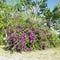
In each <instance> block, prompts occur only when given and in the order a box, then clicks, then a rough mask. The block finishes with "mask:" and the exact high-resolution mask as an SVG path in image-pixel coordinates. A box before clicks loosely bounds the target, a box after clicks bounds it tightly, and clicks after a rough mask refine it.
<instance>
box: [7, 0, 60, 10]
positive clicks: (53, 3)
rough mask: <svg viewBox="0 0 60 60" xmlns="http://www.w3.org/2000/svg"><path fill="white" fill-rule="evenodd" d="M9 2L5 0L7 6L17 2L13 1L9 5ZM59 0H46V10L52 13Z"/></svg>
mask: <svg viewBox="0 0 60 60" xmlns="http://www.w3.org/2000/svg"><path fill="white" fill-rule="evenodd" d="M10 1H11V0H6V2H7V3H8V4H9V5H12V4H16V2H17V1H18V0H15V2H14V3H10ZM59 1H60V0H48V1H47V5H48V8H50V10H51V11H52V10H53V8H54V7H55V6H56V5H57V3H58V2H59Z"/></svg>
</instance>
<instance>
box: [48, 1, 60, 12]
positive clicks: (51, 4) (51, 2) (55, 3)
mask: <svg viewBox="0 0 60 60" xmlns="http://www.w3.org/2000/svg"><path fill="white" fill-rule="evenodd" d="M59 1H60V0H48V1H47V5H48V8H50V10H51V11H52V10H53V8H54V7H55V6H56V5H57V4H58V2H59Z"/></svg>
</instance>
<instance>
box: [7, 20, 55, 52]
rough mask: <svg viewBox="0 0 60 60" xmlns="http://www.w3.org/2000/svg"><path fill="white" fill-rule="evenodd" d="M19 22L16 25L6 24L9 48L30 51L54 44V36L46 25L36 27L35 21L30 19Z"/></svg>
mask: <svg viewBox="0 0 60 60" xmlns="http://www.w3.org/2000/svg"><path fill="white" fill-rule="evenodd" d="M19 23H20V24H17V26H16V25H14V26H7V28H6V33H7V35H8V36H7V39H6V40H7V43H8V49H9V50H16V51H31V50H34V49H39V50H40V49H45V48H47V47H50V46H51V45H52V46H55V42H56V41H55V39H54V38H55V36H54V35H53V34H52V32H50V30H49V29H48V28H47V27H43V28H41V27H38V24H37V23H32V22H30V21H29V22H26V21H23V22H19ZM22 23H23V24H24V25H23V24H22ZM53 36H54V37H53Z"/></svg>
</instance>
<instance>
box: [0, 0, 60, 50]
mask: <svg viewBox="0 0 60 60" xmlns="http://www.w3.org/2000/svg"><path fill="white" fill-rule="evenodd" d="M11 2H12V3H13V2H14V1H12V0H11ZM46 2H47V0H41V1H38V0H35V1H32V0H18V2H17V3H16V5H12V6H9V5H8V4H7V3H6V0H0V44H5V45H6V47H7V49H9V50H16V51H31V50H35V49H36V50H37V49H39V50H41V49H46V48H50V47H53V46H54V47H55V46H57V45H58V44H57V43H60V42H58V41H60V38H59V37H60V35H58V36H57V35H56V34H55V33H54V32H53V31H52V30H51V29H50V27H51V26H50V25H51V24H50V22H52V23H53V25H54V23H56V24H55V25H54V28H55V29H58V30H59V27H60V25H59V24H58V22H57V21H58V19H59V18H60V10H59V9H60V7H59V5H57V6H56V7H55V8H54V10H53V11H52V12H51V11H50V9H49V8H48V7H47V3H46ZM37 9H38V10H37ZM45 23H47V24H46V25H44V24H45ZM53 25H52V26H53ZM57 25H58V26H57ZM4 37H5V38H4Z"/></svg>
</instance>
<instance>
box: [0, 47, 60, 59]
mask: <svg viewBox="0 0 60 60" xmlns="http://www.w3.org/2000/svg"><path fill="white" fill-rule="evenodd" d="M0 60H60V47H58V48H53V49H47V50H42V51H34V52H22V53H17V52H14V53H13V54H10V52H9V51H5V50H3V49H2V48H1V47H0Z"/></svg>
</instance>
